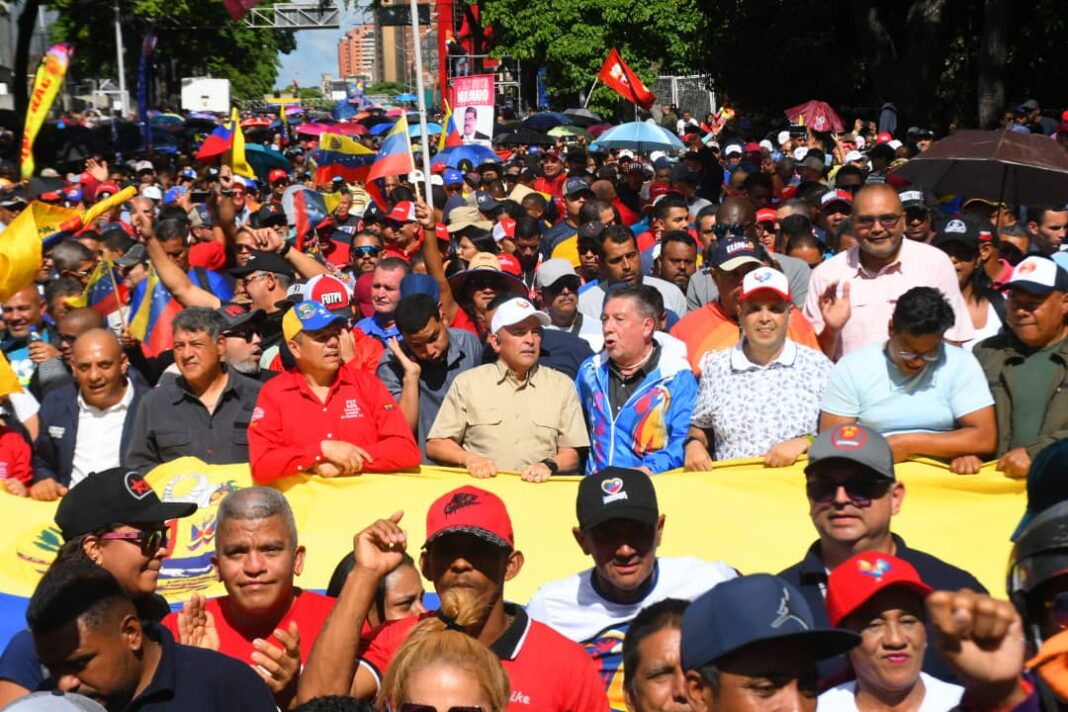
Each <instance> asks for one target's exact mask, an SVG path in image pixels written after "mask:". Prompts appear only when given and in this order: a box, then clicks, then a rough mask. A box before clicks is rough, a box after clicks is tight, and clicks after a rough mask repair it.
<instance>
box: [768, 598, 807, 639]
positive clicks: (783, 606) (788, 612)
mask: <svg viewBox="0 0 1068 712" xmlns="http://www.w3.org/2000/svg"><path fill="white" fill-rule="evenodd" d="M793 603H794V602H793V599H792V598H790V592H789V591H788V590H787V589H786V588H783V590H782V598H781V599H780V600H779V609H778V610H777V611H775V620H773V621H772V622H771V627H772V628H781V627H782V626H784V625H786V624H787V623H789V622H790V621H794V622H795V623H797V624H798V625H799V626H801V629H802V630H808V625H806V624H805V621H804V619H802V618H801V616H799V615H798V613H797V611H796V610H794V606H793Z"/></svg>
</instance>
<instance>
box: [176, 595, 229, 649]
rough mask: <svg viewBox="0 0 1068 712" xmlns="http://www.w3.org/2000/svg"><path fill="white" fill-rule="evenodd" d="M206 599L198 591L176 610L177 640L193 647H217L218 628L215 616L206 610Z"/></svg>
mask: <svg viewBox="0 0 1068 712" xmlns="http://www.w3.org/2000/svg"><path fill="white" fill-rule="evenodd" d="M207 603H208V602H207V599H205V598H204V597H203V596H201V595H200V594H199V593H194V594H193V596H192V597H191V598H190V599H189V600H188V601H186V602H185V603H183V604H182V610H181V611H179V612H178V642H179V643H181V644H182V645H191V646H193V647H194V648H205V649H207V650H218V649H219V630H218V629H217V628H216V627H215V616H213V615H211V613H209V612H208V607H207Z"/></svg>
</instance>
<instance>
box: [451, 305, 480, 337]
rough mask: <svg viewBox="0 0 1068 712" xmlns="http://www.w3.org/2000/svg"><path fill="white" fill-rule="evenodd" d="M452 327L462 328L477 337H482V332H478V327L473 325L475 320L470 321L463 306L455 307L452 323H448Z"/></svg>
mask: <svg viewBox="0 0 1068 712" xmlns="http://www.w3.org/2000/svg"><path fill="white" fill-rule="evenodd" d="M449 326H451V327H452V328H454V329H464V330H465V331H470V332H471V333H472V334H474V335H475V336H477V337H478V338H480V339H481V338H482V334H480V333H478V327H477V326H475V322H473V321H471V317H469V316H468V315H467V312H465V311H464V310H463V307H458V308H457V309H456V316H454V317H453V318H452V323H451V324H449Z"/></svg>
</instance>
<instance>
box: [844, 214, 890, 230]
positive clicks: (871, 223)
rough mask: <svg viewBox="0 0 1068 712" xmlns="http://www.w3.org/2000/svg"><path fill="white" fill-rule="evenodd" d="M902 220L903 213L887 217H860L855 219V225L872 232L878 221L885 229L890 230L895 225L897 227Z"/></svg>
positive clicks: (887, 215)
mask: <svg viewBox="0 0 1068 712" xmlns="http://www.w3.org/2000/svg"><path fill="white" fill-rule="evenodd" d="M900 219H901V213H887V214H886V215H858V216H856V217H855V218H854V219H853V224H854V225H856V226H857V227H861V228H864V229H865V230H870V229H872V228H873V227H875V223H876V221H878V223H879V224H880V225H882V226H883V227H884V228H886V229H887V230H889V229H890V228H892V227H893V226H894V225H897V221H898V220H900Z"/></svg>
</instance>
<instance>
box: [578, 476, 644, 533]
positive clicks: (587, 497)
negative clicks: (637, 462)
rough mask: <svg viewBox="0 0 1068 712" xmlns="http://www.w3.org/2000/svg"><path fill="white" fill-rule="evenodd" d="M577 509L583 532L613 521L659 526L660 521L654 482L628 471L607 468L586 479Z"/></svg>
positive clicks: (580, 491)
mask: <svg viewBox="0 0 1068 712" xmlns="http://www.w3.org/2000/svg"><path fill="white" fill-rule="evenodd" d="M575 509H576V512H577V514H578V521H579V527H580V528H582V529H583V530H584V531H588V530H590V529H593V528H594V527H596V526H597V525H598V524H603V523H604V522H607V521H609V520H611V519H630V520H632V521H635V522H641V523H642V524H656V521H657V519H659V518H660V508H659V506H658V505H657V502H656V490H655V489H654V488H653V481H652V479H651V478H650V477H649V476H648V475H647V474H645V473H644V472H641V471H640V470H631V469H628V468H625V467H606V468H604V469H603V470H601V471H600V472H596V473H594V474H592V475H588V476H586V477H583V478H582V482H580V483H579V490H578V501H577V502H576V505H575Z"/></svg>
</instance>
